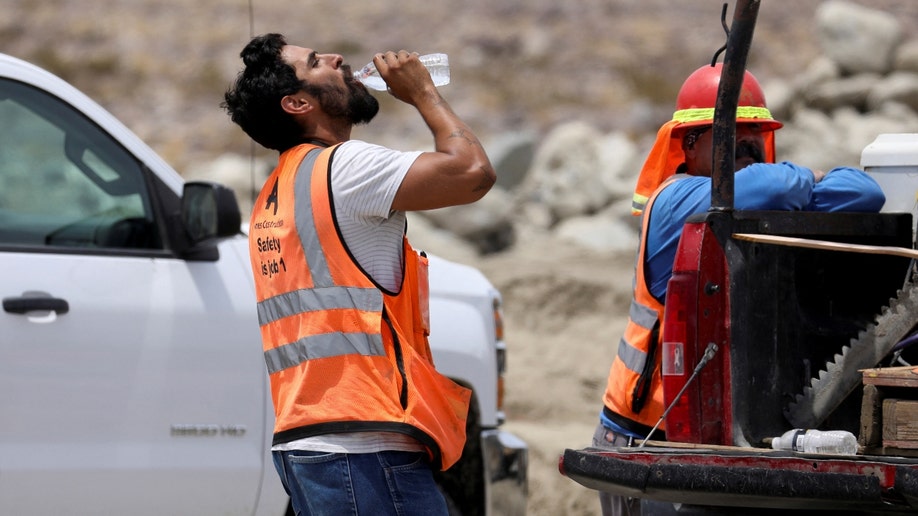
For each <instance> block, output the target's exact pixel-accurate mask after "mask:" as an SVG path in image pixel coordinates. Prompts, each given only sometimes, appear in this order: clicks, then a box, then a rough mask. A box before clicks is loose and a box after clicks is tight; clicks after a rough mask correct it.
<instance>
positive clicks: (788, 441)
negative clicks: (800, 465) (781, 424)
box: [771, 428, 857, 455]
mask: <svg viewBox="0 0 918 516" xmlns="http://www.w3.org/2000/svg"><path fill="white" fill-rule="evenodd" d="M771 447H772V448H774V449H775V450H791V451H797V452H804V453H826V454H832V455H854V454H856V453H857V438H856V437H854V434H852V433H851V432H846V431H844V430H801V429H799V428H796V429H794V430H788V431H787V432H784V435H782V436H781V437H775V438H774V439H772V441H771Z"/></svg>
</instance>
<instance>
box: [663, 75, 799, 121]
mask: <svg viewBox="0 0 918 516" xmlns="http://www.w3.org/2000/svg"><path fill="white" fill-rule="evenodd" d="M722 69H723V63H717V64H715V65H714V66H711V65H705V66H702V67H701V68H699V69H697V70H695V71H694V72H692V74H691V75H689V76H688V78H687V79H685V82H684V83H682V88H680V89H679V96H678V97H676V112H675V113H673V120H675V121H678V122H681V123H680V124H679V126H678V127H677V128H676V129H675V131H678V132H679V133H681V132H683V130H684V129H686V128H689V127H696V126H703V125H711V124H712V123H714V106H715V104H716V103H717V86H718V85H719V84H720V74H721V70H722ZM736 122H737V123H755V124H759V125H761V126H762V130H763V131H774V130H776V129H780V128H781V127H782V126H783V124H782V123H781V122H778V121H777V120H775V119H774V118H772V116H771V112H770V111H768V107H767V106H766V105H765V95H764V94H763V93H762V87H761V86H759V81H757V80H756V78H755V77H754V76H753V75H752V74H751V73H750V72H749V71H748V70H747V71H746V73H745V75H744V77H743V87H742V89H741V90H740V95H739V101H738V102H737V109H736Z"/></svg>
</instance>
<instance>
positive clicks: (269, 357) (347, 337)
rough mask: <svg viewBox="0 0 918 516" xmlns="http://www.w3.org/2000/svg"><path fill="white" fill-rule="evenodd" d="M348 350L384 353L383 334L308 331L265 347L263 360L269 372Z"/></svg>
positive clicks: (370, 354)
mask: <svg viewBox="0 0 918 516" xmlns="http://www.w3.org/2000/svg"><path fill="white" fill-rule="evenodd" d="M350 354H359V355H368V356H374V355H377V356H382V355H385V349H383V342H382V335H381V334H379V333H377V334H375V335H367V334H366V333H340V332H336V333H323V334H319V335H310V336H308V337H303V338H302V339H300V340H298V341H296V342H291V343H290V344H285V345H283V346H280V347H278V348H274V349H272V350H269V351H265V364H266V365H267V366H268V374H273V373H276V372H278V371H283V370H284V369H287V368H288V367H294V366H297V365H300V364H302V363H303V362H306V361H307V360H311V359H313V358H327V357H335V356H339V355H350Z"/></svg>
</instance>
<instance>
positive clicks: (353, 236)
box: [331, 140, 421, 292]
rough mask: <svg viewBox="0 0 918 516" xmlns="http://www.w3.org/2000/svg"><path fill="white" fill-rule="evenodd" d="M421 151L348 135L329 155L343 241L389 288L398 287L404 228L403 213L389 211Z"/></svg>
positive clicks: (394, 288)
mask: <svg viewBox="0 0 918 516" xmlns="http://www.w3.org/2000/svg"><path fill="white" fill-rule="evenodd" d="M420 155H421V152H419V151H418V152H401V151H396V150H392V149H388V148H386V147H381V146H379V145H373V144H370V143H367V142H364V141H360V140H349V141H347V142H344V143H343V144H341V146H340V147H339V148H338V150H337V151H336V152H335V156H334V158H333V159H332V170H331V188H332V200H333V202H334V204H335V216H336V217H337V218H338V225H339V226H340V228H341V234H342V236H343V237H344V242H345V243H346V244H347V246H348V248H349V249H350V250H351V252H352V253H353V254H354V258H356V259H357V263H359V264H360V266H361V267H362V268H363V270H364V271H365V272H366V273H367V274H369V275H370V277H371V278H372V279H373V280H374V281H375V282H376V283H377V284H378V285H380V286H381V287H383V288H384V289H386V290H388V291H389V292H396V291H397V289H398V286H399V285H400V284H401V281H402V276H401V274H402V268H401V267H402V264H401V256H402V235H403V234H404V232H405V213H404V212H399V211H393V210H392V200H393V199H395V194H396V192H398V189H399V187H400V186H401V184H402V180H403V179H404V178H405V175H406V174H407V173H408V169H409V168H411V165H412V164H413V163H414V161H415V160H416V159H417V158H418V156H420Z"/></svg>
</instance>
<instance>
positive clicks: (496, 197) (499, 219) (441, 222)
mask: <svg viewBox="0 0 918 516" xmlns="http://www.w3.org/2000/svg"><path fill="white" fill-rule="evenodd" d="M514 209H515V207H514V204H513V199H512V197H511V196H510V195H509V194H508V193H507V192H506V191H505V190H504V189H502V188H500V187H498V186H495V187H493V188H491V191H489V192H488V193H487V194H486V195H485V196H484V197H483V198H482V199H481V200H479V201H478V202H475V203H472V204H464V205H461V206H450V207H448V208H441V209H438V210H429V211H425V212H422V216H423V217H425V218H427V219H428V220H429V221H431V222H432V223H433V224H434V225H435V226H436V227H438V228H442V229H444V230H446V231H448V232H450V233H452V234H454V235H456V236H458V237H460V238H462V239H464V240H467V241H468V242H470V243H472V244H473V245H474V246H475V247H476V248H477V249H478V251H479V252H481V253H483V254H486V253H493V252H497V251H501V250H503V249H505V248H507V247H509V246H511V245H512V244H513V242H514V239H515V236H514V234H515V232H514V228H513V213H514Z"/></svg>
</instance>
